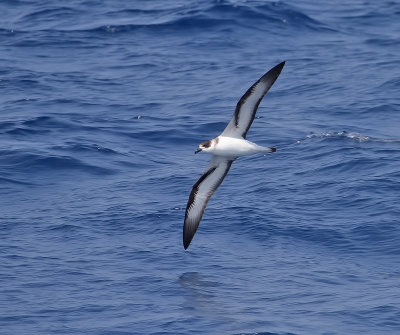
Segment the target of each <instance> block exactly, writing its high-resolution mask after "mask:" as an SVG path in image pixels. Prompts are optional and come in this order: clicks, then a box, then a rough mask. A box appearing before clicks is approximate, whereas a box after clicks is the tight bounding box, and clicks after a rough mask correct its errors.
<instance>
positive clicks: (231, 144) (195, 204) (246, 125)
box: [183, 62, 285, 249]
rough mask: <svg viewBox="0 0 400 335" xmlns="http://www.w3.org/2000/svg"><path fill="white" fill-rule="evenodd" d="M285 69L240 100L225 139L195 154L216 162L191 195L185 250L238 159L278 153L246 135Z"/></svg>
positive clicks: (268, 75) (221, 137)
mask: <svg viewBox="0 0 400 335" xmlns="http://www.w3.org/2000/svg"><path fill="white" fill-rule="evenodd" d="M284 65H285V62H282V63H280V64H278V65H276V66H275V67H274V68H272V69H271V70H269V71H268V72H267V73H266V74H264V75H263V76H262V77H261V78H260V79H259V80H258V81H256V82H255V83H254V84H253V85H252V86H251V87H250V88H249V89H248V90H247V92H246V93H245V94H244V95H243V96H242V97H241V99H240V100H239V102H238V104H237V105H236V109H235V113H234V114H233V117H232V119H231V121H230V122H229V123H228V125H227V127H226V128H225V130H224V131H223V132H222V133H221V135H219V136H218V137H216V138H214V139H212V140H210V141H206V142H203V143H201V144H200V145H199V147H198V148H197V150H196V151H195V153H198V152H201V151H202V152H208V153H210V154H212V158H211V161H210V163H209V164H208V166H207V167H206V169H205V170H204V173H203V175H202V176H201V177H200V178H199V180H198V181H197V182H196V183H195V184H194V185H193V188H192V191H191V192H190V196H189V201H188V203H187V206H186V213H185V223H184V225H183V246H184V248H185V249H187V248H188V247H189V244H190V242H191V241H192V238H193V236H194V234H195V233H196V231H197V228H198V226H199V224H200V221H201V218H202V217H203V214H204V211H205V209H206V206H207V203H208V201H209V200H210V198H211V196H212V195H213V194H214V192H215V191H216V190H217V188H218V186H219V185H221V183H222V181H223V180H224V178H225V176H226V175H227V173H228V171H229V169H230V167H231V165H232V163H233V162H234V161H235V159H236V158H238V157H240V156H245V155H252V154H255V153H260V152H275V151H276V148H267V147H262V146H259V145H257V144H255V143H252V142H250V141H247V140H246V135H247V132H248V131H249V129H250V126H251V124H252V123H253V120H254V117H255V115H256V112H257V108H258V105H259V104H260V102H261V100H262V98H263V97H264V95H265V94H266V93H267V92H268V90H269V89H270V87H271V86H272V85H273V84H274V82H275V80H276V79H277V78H278V77H279V74H280V73H281V71H282V69H283V66H284Z"/></svg>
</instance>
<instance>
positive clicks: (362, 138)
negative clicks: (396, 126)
mask: <svg viewBox="0 0 400 335" xmlns="http://www.w3.org/2000/svg"><path fill="white" fill-rule="evenodd" d="M312 138H320V139H330V138H333V139H350V140H354V141H357V142H381V143H400V139H398V140H397V139H382V138H375V137H371V136H367V135H362V134H359V133H355V132H348V131H345V130H343V131H334V132H322V133H310V134H308V135H307V137H306V139H312Z"/></svg>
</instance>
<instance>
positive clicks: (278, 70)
mask: <svg viewBox="0 0 400 335" xmlns="http://www.w3.org/2000/svg"><path fill="white" fill-rule="evenodd" d="M285 64H286V61H285V60H284V61H283V62H282V63H279V64H278V65H276V66H274V67H273V68H272V69H271V72H275V71H277V72H278V73H281V71H282V69H283V67H284V66H285Z"/></svg>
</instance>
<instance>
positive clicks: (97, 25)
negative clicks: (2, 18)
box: [18, 1, 333, 33]
mask: <svg viewBox="0 0 400 335" xmlns="http://www.w3.org/2000/svg"><path fill="white" fill-rule="evenodd" d="M99 14H102V15H99V17H107V19H104V18H102V19H97V20H96V18H95V19H94V20H93V21H92V22H90V23H87V20H85V19H84V16H85V15H86V12H85V10H80V11H77V10H74V9H72V8H69V7H65V6H60V7H58V8H57V7H54V6H52V7H50V8H40V9H36V11H34V12H31V13H27V14H26V15H25V16H23V17H21V19H20V22H19V23H18V26H19V30H18V32H19V33H23V32H28V31H29V30H32V29H34V30H36V31H47V30H52V31H89V32H99V33H104V32H106V33H124V32H127V31H132V30H135V29H143V28H145V29H147V28H149V29H158V28H162V29H165V28H170V29H179V30H181V29H182V28H186V29H192V28H193V29H201V30H204V27H208V28H209V27H215V26H226V25H235V26H237V25H239V26H243V27H250V28H252V29H253V28H256V29H257V30H260V29H262V30H266V29H268V30H269V29H270V28H271V25H278V26H281V27H283V28H285V27H289V26H291V27H296V28H304V29H309V30H318V31H321V30H323V31H328V30H333V29H332V28H330V27H328V26H327V25H326V24H324V23H322V22H320V21H318V20H316V19H314V18H311V17H310V16H308V15H307V14H305V13H304V12H302V11H301V10H300V9H298V8H296V7H294V6H291V5H289V4H287V3H284V2H282V1H277V2H268V3H261V4H260V3H258V2H240V3H238V2H236V1H214V2H212V3H211V4H210V3H199V4H197V5H191V6H188V5H184V6H172V7H169V6H164V8H162V9H160V8H154V7H153V8H150V9H142V8H134V5H132V6H131V7H130V8H125V9H121V10H117V11H116V10H115V9H114V8H105V9H104V10H103V13H99ZM72 19H73V20H72ZM73 22H74V23H73Z"/></svg>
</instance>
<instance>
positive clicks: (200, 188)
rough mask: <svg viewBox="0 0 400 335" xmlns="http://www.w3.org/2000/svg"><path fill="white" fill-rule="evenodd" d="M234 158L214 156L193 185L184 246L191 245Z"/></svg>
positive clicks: (187, 211) (186, 215) (184, 226)
mask: <svg viewBox="0 0 400 335" xmlns="http://www.w3.org/2000/svg"><path fill="white" fill-rule="evenodd" d="M234 160H235V159H234V158H233V159H227V158H223V157H218V156H213V157H212V159H211V161H210V163H209V164H208V166H207V168H206V169H205V171H204V173H203V175H202V176H201V177H200V178H199V180H198V181H197V182H196V183H195V184H194V185H193V188H192V191H191V192H190V196H189V201H188V203H187V206H186V213H185V223H184V225H183V246H184V248H185V249H187V248H188V247H189V244H190V242H191V241H192V239H193V236H194V234H195V233H196V231H197V228H198V226H199V224H200V221H201V218H202V217H203V214H204V211H205V209H206V206H207V203H208V201H209V200H210V198H211V196H212V195H213V194H214V192H215V191H216V190H217V188H218V187H219V185H221V183H222V181H223V180H224V178H225V176H226V175H227V173H228V171H229V169H230V167H231V165H232V163H233V162H234Z"/></svg>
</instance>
